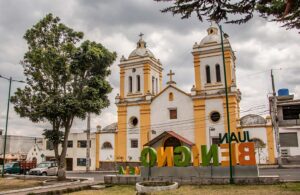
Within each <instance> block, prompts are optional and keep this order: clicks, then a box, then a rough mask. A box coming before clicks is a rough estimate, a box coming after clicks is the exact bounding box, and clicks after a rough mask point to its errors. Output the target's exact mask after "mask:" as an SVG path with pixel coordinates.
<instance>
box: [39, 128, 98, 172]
mask: <svg viewBox="0 0 300 195" xmlns="http://www.w3.org/2000/svg"><path fill="white" fill-rule="evenodd" d="M86 139H87V137H86V133H70V135H69V139H68V140H72V141H73V147H72V148H68V149H67V154H66V158H72V159H73V170H85V169H86V166H77V158H86V148H78V147H77V141H78V140H86ZM43 143H44V144H43V153H44V154H45V156H47V157H54V150H46V140H44V141H43ZM95 146H96V137H95V133H91V149H90V160H91V166H90V170H96V159H95V157H96V155H95V154H96V150H95V149H96V148H95ZM60 151H61V147H60V148H59V152H60Z"/></svg>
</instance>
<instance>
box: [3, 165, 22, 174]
mask: <svg viewBox="0 0 300 195" xmlns="http://www.w3.org/2000/svg"><path fill="white" fill-rule="evenodd" d="M1 171H2V170H1ZM20 172H21V167H20V164H19V162H11V163H6V164H4V173H9V174H19V173H20Z"/></svg>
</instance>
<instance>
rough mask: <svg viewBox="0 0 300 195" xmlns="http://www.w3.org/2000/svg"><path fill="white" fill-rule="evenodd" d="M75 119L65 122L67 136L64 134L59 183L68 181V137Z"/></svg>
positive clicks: (59, 164) (58, 174)
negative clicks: (66, 166) (66, 165)
mask: <svg viewBox="0 0 300 195" xmlns="http://www.w3.org/2000/svg"><path fill="white" fill-rule="evenodd" d="M72 121H73V119H69V120H67V121H66V122H65V134H64V141H63V143H62V145H61V147H62V151H61V154H60V157H59V161H58V172H57V179H58V180H59V181H62V180H65V179H66V168H65V164H66V154H67V147H68V137H69V133H70V128H71V126H72Z"/></svg>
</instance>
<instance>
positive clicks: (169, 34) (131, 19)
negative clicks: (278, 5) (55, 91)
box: [0, 0, 300, 136]
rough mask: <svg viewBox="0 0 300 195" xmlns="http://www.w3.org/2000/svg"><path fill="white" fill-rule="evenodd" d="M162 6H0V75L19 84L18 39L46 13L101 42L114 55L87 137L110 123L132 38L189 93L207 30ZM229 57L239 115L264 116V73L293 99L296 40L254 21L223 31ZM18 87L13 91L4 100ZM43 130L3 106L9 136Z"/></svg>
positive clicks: (57, 0) (2, 85)
mask: <svg viewBox="0 0 300 195" xmlns="http://www.w3.org/2000/svg"><path fill="white" fill-rule="evenodd" d="M165 6H166V4H160V3H157V2H154V1H152V0H126V1H124V0H109V1H98V0H89V1H86V0H81V1H80V0H77V1H76V0H73V1H61V0H43V1H37V0H9V1H5V0H1V1H0V35H1V36H0V74H1V75H3V76H7V77H9V76H12V77H13V78H14V79H25V78H24V75H23V68H22V66H21V65H19V61H20V60H22V58H23V55H24V53H25V51H26V49H27V46H26V42H25V41H24V39H23V38H22V37H23V35H24V33H25V31H26V30H27V29H28V28H30V27H31V26H32V25H34V24H35V23H37V22H38V21H39V20H40V19H41V18H43V17H44V16H45V15H46V14H47V13H53V14H54V15H55V16H59V17H60V18H61V20H62V22H63V23H65V24H66V25H67V26H69V27H71V28H73V29H75V30H77V31H82V32H84V34H85V37H84V38H85V39H89V40H92V41H96V42H101V43H102V44H104V45H105V46H106V47H107V48H108V49H110V50H112V51H116V52H117V53H118V59H117V61H116V62H115V63H114V64H113V65H112V67H111V70H112V74H111V76H110V77H109V80H110V82H111V84H112V86H113V88H114V90H113V92H112V93H111V94H110V100H111V106H110V107H109V108H107V109H105V110H103V112H102V114H101V115H100V116H94V115H93V116H92V129H93V130H95V127H96V125H101V126H102V127H103V126H105V125H108V124H110V123H112V122H115V121H116V120H117V117H116V106H115V105H114V97H115V96H116V94H117V93H118V91H119V68H118V66H117V64H118V62H119V59H120V57H121V56H122V55H124V56H125V57H128V55H129V53H130V52H131V51H132V50H133V49H134V48H135V46H136V42H137V40H138V34H139V33H140V32H143V33H144V34H145V35H144V40H145V41H146V42H147V45H148V48H149V49H150V50H151V51H152V52H153V53H154V55H155V56H156V57H157V58H159V59H160V60H161V62H162V64H163V66H164V83H165V81H166V72H167V71H169V70H170V69H172V70H173V71H174V72H175V73H176V75H175V81H176V82H177V85H178V87H180V88H181V89H183V90H185V91H187V92H189V91H190V89H191V87H192V85H193V83H194V73H193V59H192V54H191V51H192V46H193V44H194V42H199V41H200V40H201V39H202V38H203V37H204V36H205V35H206V29H207V28H208V26H209V23H208V22H206V21H205V22H203V23H201V22H199V21H198V20H197V19H196V18H195V17H193V18H191V19H189V20H181V19H180V17H179V16H175V17H173V16H172V15H171V14H162V13H160V11H159V10H160V9H161V8H163V7H165ZM223 29H224V31H225V32H227V34H229V36H230V38H229V39H230V42H231V45H232V47H233V49H234V51H235V52H236V56H237V62H236V65H237V80H238V81H237V82H238V87H239V89H240V90H241V92H242V101H241V110H242V113H241V115H245V114H249V113H256V114H260V115H265V114H267V108H268V104H267V96H268V94H269V93H270V92H271V81H270V69H271V68H273V69H275V71H274V74H275V82H276V88H277V89H278V88H283V87H285V88H289V89H290V92H291V93H294V94H295V96H296V97H297V98H299V97H300V85H299V83H300V67H299V59H300V52H299V51H300V44H299V43H300V35H299V34H298V32H297V31H295V30H289V31H287V30H285V29H284V28H281V27H280V24H276V23H268V22H267V21H266V20H264V19H261V18H258V17H254V19H253V20H251V22H249V23H247V24H244V25H240V26H239V25H228V24H224V25H223ZM17 87H24V84H21V83H13V86H12V93H13V92H14V91H15V90H16V88H17ZM7 96H8V82H7V81H5V80H3V79H1V80H0V129H4V127H5V117H6V107H7ZM85 127H86V122H85V121H81V120H76V121H75V123H74V128H73V129H72V131H73V132H79V131H82V130H83V129H84V128H85ZM44 128H47V124H43V123H38V124H34V123H31V122H30V121H29V120H28V119H26V118H20V117H19V116H18V115H17V114H16V113H15V112H14V111H13V106H12V105H11V106H10V116H9V128H8V131H9V134H16V135H28V136H41V133H42V131H43V129H44Z"/></svg>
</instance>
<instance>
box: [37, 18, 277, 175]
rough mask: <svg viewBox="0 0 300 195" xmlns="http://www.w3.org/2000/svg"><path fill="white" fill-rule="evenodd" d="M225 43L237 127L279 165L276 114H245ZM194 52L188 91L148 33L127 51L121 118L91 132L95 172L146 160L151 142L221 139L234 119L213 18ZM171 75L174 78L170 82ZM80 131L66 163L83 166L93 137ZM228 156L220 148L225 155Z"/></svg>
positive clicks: (259, 154) (259, 153) (264, 158)
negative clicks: (166, 65) (165, 68)
mask: <svg viewBox="0 0 300 195" xmlns="http://www.w3.org/2000/svg"><path fill="white" fill-rule="evenodd" d="M223 43H224V44H223V46H224V54H225V55H224V57H225V66H226V82H227V87H228V90H227V91H228V103H229V106H228V107H229V123H230V124H229V125H230V130H231V132H234V133H236V134H237V133H240V134H242V135H243V132H244V131H248V132H249V135H250V138H251V139H252V140H253V141H254V142H255V152H256V162H257V164H275V163H276V153H275V150H276V148H275V144H274V140H275V138H274V132H273V127H272V123H271V118H270V117H266V118H264V117H262V116H259V115H254V114H248V115H246V116H242V117H241V116H240V113H243V112H242V111H240V106H239V103H240V101H241V92H240V91H239V89H238V88H237V82H236V73H235V72H236V63H235V60H236V56H235V54H234V52H233V50H232V47H231V45H230V42H229V40H228V39H227V38H224V42H223ZM191 51H192V56H191V57H193V64H191V65H190V67H188V66H187V67H186V68H191V69H193V70H194V75H189V76H193V77H194V84H193V86H191V90H190V91H189V92H186V91H183V90H181V89H180V88H178V87H177V84H176V82H175V80H174V72H172V71H171V70H170V71H168V73H167V74H166V73H163V64H162V63H161V62H160V60H159V59H157V58H156V57H155V56H154V54H153V53H152V52H151V51H150V50H149V49H148V48H147V44H146V42H145V41H144V40H143V38H142V34H141V35H140V39H139V40H138V42H137V46H136V49H134V50H133V51H132V52H131V54H130V55H129V56H128V58H125V57H124V56H122V58H121V60H120V64H119V67H120V92H119V94H118V95H117V96H116V98H115V103H116V106H117V108H118V113H117V114H118V121H117V122H116V123H113V124H111V125H108V126H106V127H104V128H102V129H101V127H100V126H97V131H96V132H93V133H92V134H91V138H92V141H91V159H90V160H91V167H90V169H91V170H107V169H116V167H118V166H119V165H124V166H127V165H132V166H136V165H140V153H141V151H142V149H143V148H144V147H147V146H151V147H153V148H158V147H168V146H173V147H176V146H187V147H189V148H192V147H194V146H196V147H198V149H200V146H201V145H207V146H208V147H210V146H211V145H212V144H220V139H219V135H220V134H221V135H224V134H225V133H227V132H228V124H227V111H226V95H225V78H224V69H223V55H222V45H221V38H220V31H219V28H218V26H217V25H216V24H214V23H212V25H211V26H210V27H209V28H208V29H207V35H206V36H205V37H204V38H203V39H202V40H201V41H200V42H199V43H195V44H194V45H193V46H192V49H191ZM165 74H166V76H168V82H167V83H166V85H163V82H162V80H163V76H164V75H165ZM241 87H242V86H241ZM73 134H74V133H73ZM73 134H72V135H70V137H69V138H70V140H69V142H70V143H71V142H72V144H71V145H70V148H72V150H71V149H70V148H69V149H68V152H67V158H69V161H67V162H66V163H67V167H69V169H68V170H84V169H85V166H86V164H85V163H86V159H85V154H86V150H85V147H86V146H85V143H86V140H85V137H86V135H85V133H81V134H80V135H75V134H74V135H73ZM73 143H74V144H73ZM233 143H234V142H233ZM46 146H47V144H46V141H45V142H44V147H43V150H45V156H46V159H51V158H53V156H54V154H53V150H51V149H47V147H46ZM68 147H69V146H68ZM79 151H81V152H79ZM199 151H200V150H199ZM219 153H221V151H220V150H219ZM200 156H201V155H200ZM222 160H223V159H222V157H221V154H219V161H222Z"/></svg>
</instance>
